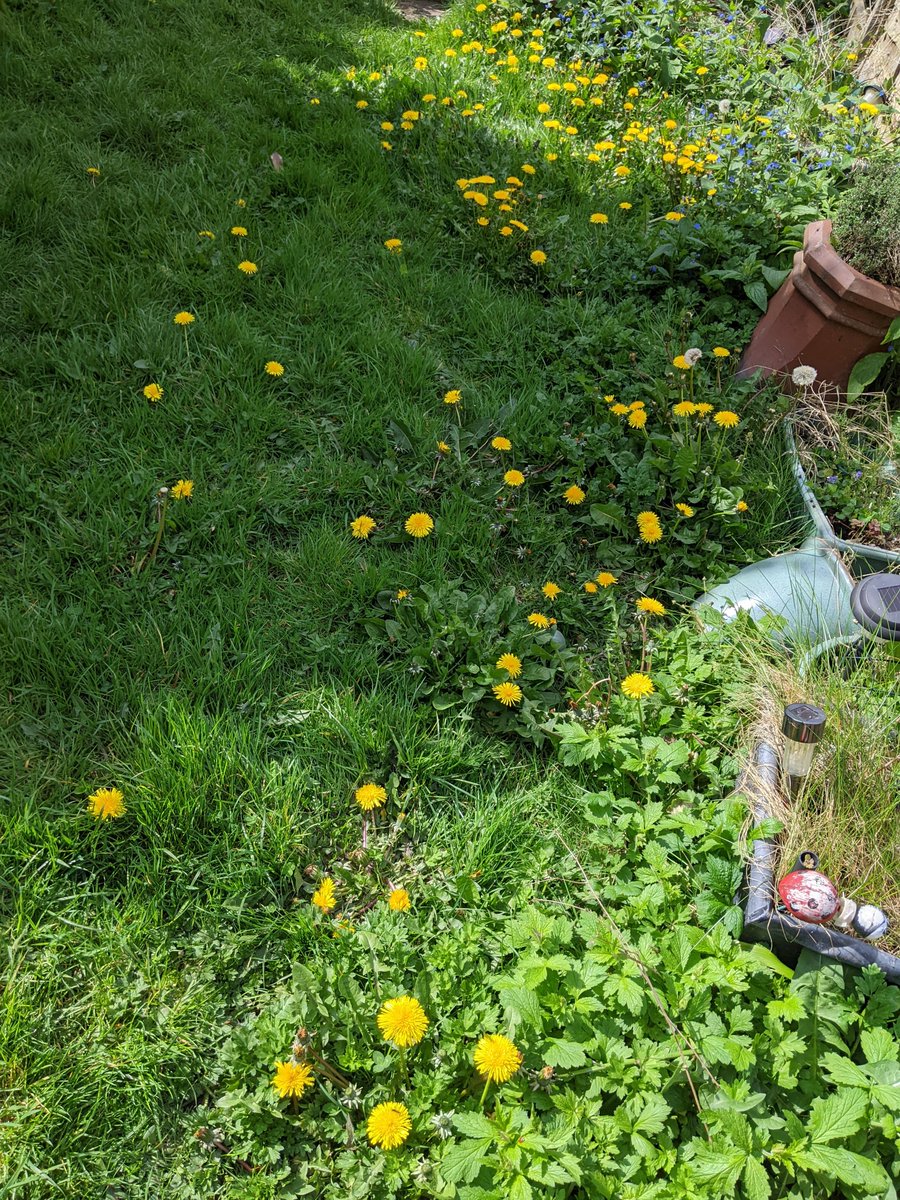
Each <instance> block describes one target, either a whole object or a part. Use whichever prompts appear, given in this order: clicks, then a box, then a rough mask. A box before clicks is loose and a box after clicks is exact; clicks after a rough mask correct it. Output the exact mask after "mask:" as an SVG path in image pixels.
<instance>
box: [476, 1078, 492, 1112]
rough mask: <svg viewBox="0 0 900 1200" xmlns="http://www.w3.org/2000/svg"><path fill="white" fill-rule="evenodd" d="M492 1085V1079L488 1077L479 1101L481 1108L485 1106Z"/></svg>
mask: <svg viewBox="0 0 900 1200" xmlns="http://www.w3.org/2000/svg"><path fill="white" fill-rule="evenodd" d="M490 1086H491V1081H490V1080H489V1079H486V1080H485V1081H484V1090H483V1091H482V1093H481V1099H480V1100H479V1101H478V1107H479V1108H484V1102H485V1099H486V1098H487V1094H488V1088H489V1087H490Z"/></svg>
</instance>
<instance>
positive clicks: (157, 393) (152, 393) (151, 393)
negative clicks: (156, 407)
mask: <svg viewBox="0 0 900 1200" xmlns="http://www.w3.org/2000/svg"><path fill="white" fill-rule="evenodd" d="M144 395H145V396H146V397H147V399H148V400H149V401H151V403H154V404H155V403H156V401H157V400H162V397H163V390H162V388H161V387H160V386H159V384H158V383H148V384H147V386H146V387H145V388H144Z"/></svg>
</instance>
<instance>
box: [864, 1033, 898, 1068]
mask: <svg viewBox="0 0 900 1200" xmlns="http://www.w3.org/2000/svg"><path fill="white" fill-rule="evenodd" d="M859 1040H860V1043H861V1045H862V1050H863V1054H864V1055H865V1056H866V1062H870V1063H875V1062H883V1061H884V1060H885V1059H889V1060H890V1061H891V1062H896V1061H897V1056H898V1051H900V1043H898V1042H897V1040H896V1038H893V1037H891V1035H890V1034H889V1033H888V1031H887V1030H886V1029H864V1030H863V1031H862V1033H861V1034H860V1035H859Z"/></svg>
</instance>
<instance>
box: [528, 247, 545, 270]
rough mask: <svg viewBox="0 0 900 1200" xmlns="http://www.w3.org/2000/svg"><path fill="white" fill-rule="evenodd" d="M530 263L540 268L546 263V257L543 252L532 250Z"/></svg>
mask: <svg viewBox="0 0 900 1200" xmlns="http://www.w3.org/2000/svg"><path fill="white" fill-rule="evenodd" d="M529 257H530V258H531V261H532V262H533V263H535V264H536V265H537V266H542V265H543V263H545V262H546V261H547V255H546V254H545V253H544V251H543V250H532V252H531V254H530V256H529Z"/></svg>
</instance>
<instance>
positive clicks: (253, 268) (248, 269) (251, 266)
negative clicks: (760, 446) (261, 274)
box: [238, 258, 259, 275]
mask: <svg viewBox="0 0 900 1200" xmlns="http://www.w3.org/2000/svg"><path fill="white" fill-rule="evenodd" d="M238 270H239V271H243V273H244V274H245V275H255V274H256V272H257V271H258V270H259V267H258V266H257V265H256V263H255V262H250V260H249V259H246V258H245V259H244V261H243V262H239V263H238Z"/></svg>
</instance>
